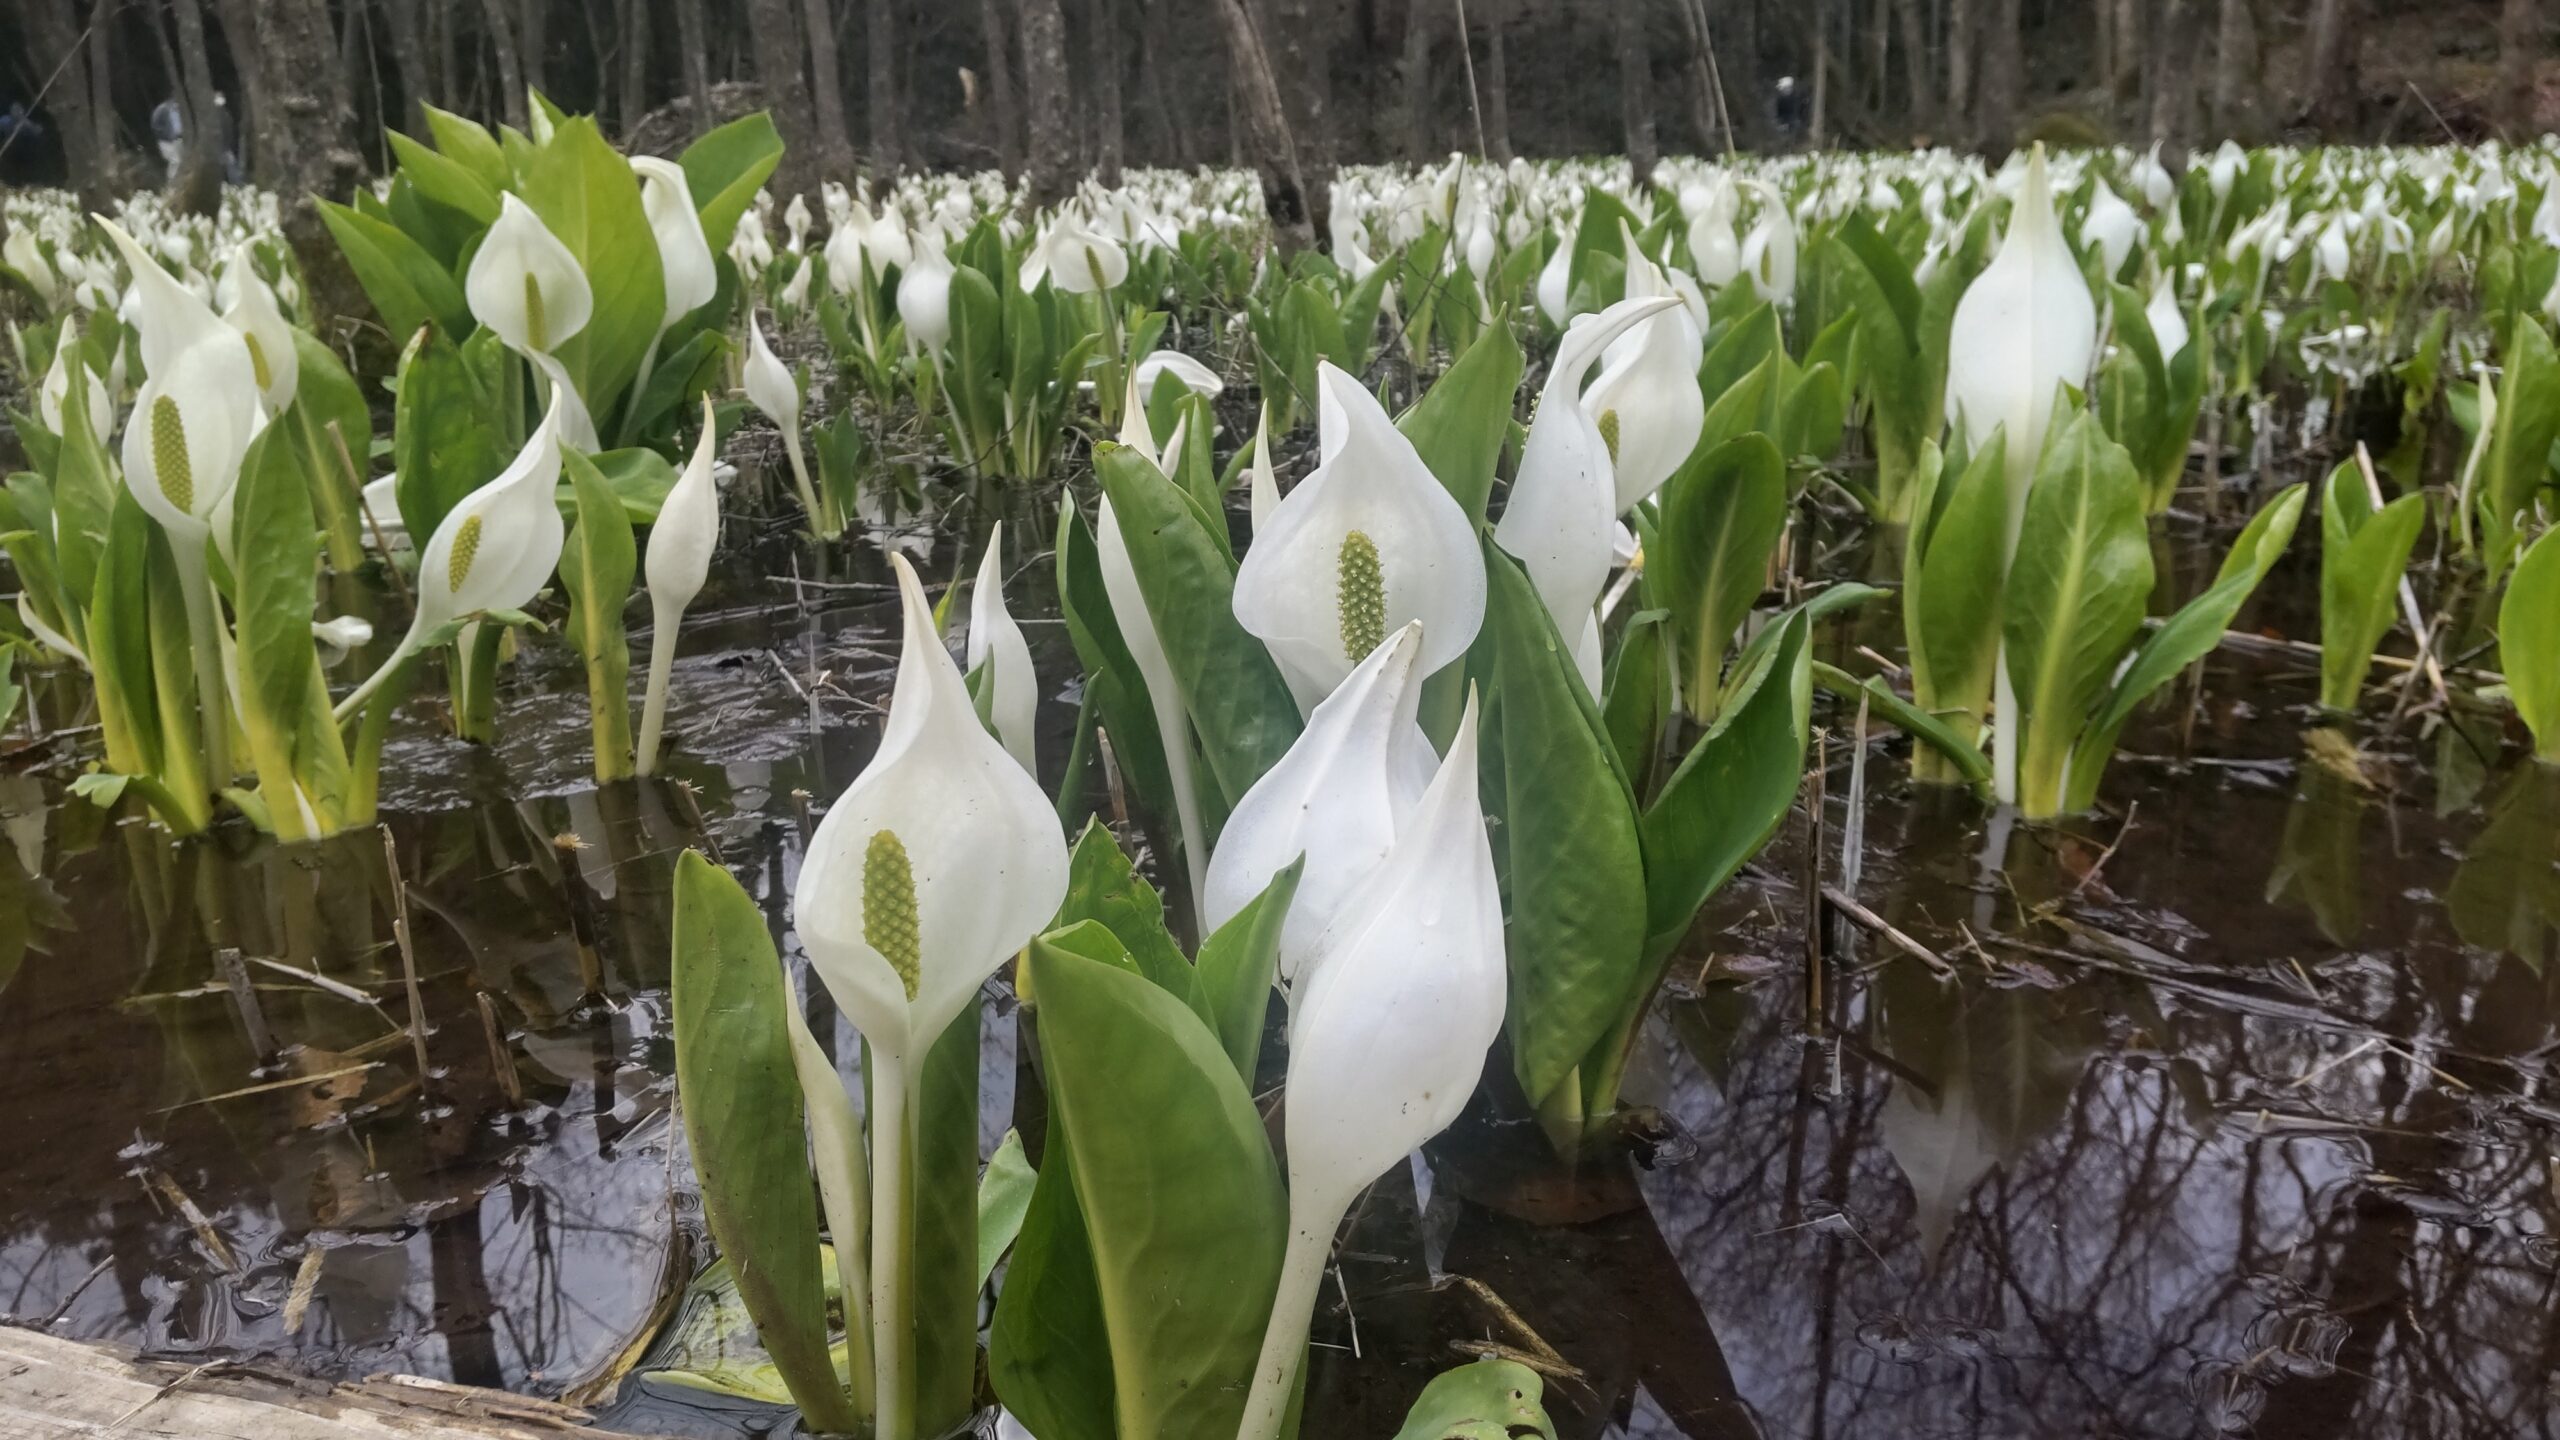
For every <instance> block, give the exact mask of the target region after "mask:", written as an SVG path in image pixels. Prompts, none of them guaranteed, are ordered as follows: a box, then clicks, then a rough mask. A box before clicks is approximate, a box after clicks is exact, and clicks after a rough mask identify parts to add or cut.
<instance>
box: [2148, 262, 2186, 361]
mask: <svg viewBox="0 0 2560 1440" xmlns="http://www.w3.org/2000/svg"><path fill="white" fill-rule="evenodd" d="M2142 318H2143V319H2144V320H2146V321H2148V322H2150V325H2151V338H2152V339H2153V340H2154V341H2156V342H2158V344H2159V346H2160V358H2161V359H2162V360H2164V361H2166V360H2171V359H2175V358H2176V357H2177V354H2178V352H2179V351H2181V350H2184V349H2186V348H2187V338H2188V331H2187V315H2186V312H2185V311H2183V310H2180V309H2179V308H2178V292H2177V291H2175V290H2172V289H2170V288H2169V280H2168V277H2166V276H2162V277H2161V279H2160V282H2159V283H2158V284H2156V285H2154V286H2152V287H2151V301H2150V303H2149V304H2147V305H2145V306H2143V307H2142Z"/></svg>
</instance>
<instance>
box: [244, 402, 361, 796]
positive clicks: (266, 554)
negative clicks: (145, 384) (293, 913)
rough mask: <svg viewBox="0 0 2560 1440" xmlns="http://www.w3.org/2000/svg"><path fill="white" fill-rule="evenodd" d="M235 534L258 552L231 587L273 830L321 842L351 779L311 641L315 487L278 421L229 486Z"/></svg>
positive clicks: (247, 726)
mask: <svg viewBox="0 0 2560 1440" xmlns="http://www.w3.org/2000/svg"><path fill="white" fill-rule="evenodd" d="M231 533H232V553H234V554H236V555H240V556H243V557H250V556H254V557H256V559H255V563H249V564H243V565H242V566H241V567H240V569H239V572H238V574H237V576H236V579H235V583H234V585H233V587H232V602H233V603H232V610H233V626H234V629H235V631H236V633H237V635H238V638H239V644H238V649H237V656H238V661H239V665H238V669H239V681H238V683H239V687H240V695H239V711H240V719H241V728H242V731H243V732H244V733H245V734H246V735H247V736H248V740H249V756H250V761H251V763H252V764H253V765H254V766H255V767H256V769H257V772H258V787H259V791H260V793H261V795H262V796H263V797H264V798H265V800H266V801H267V807H268V810H269V813H270V814H271V815H272V816H273V818H274V820H275V823H276V826H277V830H276V834H277V838H279V839H282V840H287V841H294V840H317V839H320V838H323V837H324V836H327V835H329V834H331V833H333V832H334V831H335V830H336V829H337V828H338V824H339V821H340V817H341V816H342V815H343V814H344V813H345V808H346V804H347V798H348V794H349V791H350V789H351V781H350V777H349V775H348V771H347V752H346V747H345V745H344V743H343V742H342V741H341V740H340V739H339V736H338V727H337V724H336V722H335V720H334V719H333V718H332V717H331V715H330V709H329V685H328V681H327V680H326V679H324V678H323V677H322V675H321V673H320V655H319V652H318V650H316V649H315V648H314V647H313V645H312V640H311V612H312V608H313V604H314V600H313V596H314V591H313V588H312V587H313V581H314V576H315V575H316V573H317V571H318V569H319V561H320V555H319V547H318V546H317V545H316V544H314V543H313V538H312V535H313V530H312V523H311V492H310V489H309V487H308V485H307V484H306V483H305V482H304V480H303V478H302V469H301V466H300V465H299V464H298V463H297V462H296V460H295V459H294V455H293V449H292V446H291V445H289V444H288V443H287V442H286V440H285V431H284V429H283V428H282V427H280V426H274V425H271V426H269V427H267V429H266V430H265V431H264V432H262V433H261V434H260V435H259V436H258V438H257V439H255V440H253V441H251V442H250V443H249V452H248V455H247V456H246V457H245V458H244V459H243V460H242V462H241V466H240V478H239V481H238V482H237V484H236V485H235V487H234V488H233V490H232V494H231Z"/></svg>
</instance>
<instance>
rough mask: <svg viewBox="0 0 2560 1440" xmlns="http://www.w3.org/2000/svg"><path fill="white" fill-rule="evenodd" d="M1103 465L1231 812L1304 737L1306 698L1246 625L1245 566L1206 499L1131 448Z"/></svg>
mask: <svg viewBox="0 0 2560 1440" xmlns="http://www.w3.org/2000/svg"><path fill="white" fill-rule="evenodd" d="M1094 468H1095V471H1096V473H1097V475H1098V476H1099V477H1100V479H1101V481H1102V489H1103V493H1105V494H1106V495H1108V496H1110V497H1111V508H1112V511H1113V513H1114V515H1115V516H1116V518H1117V519H1118V520H1119V523H1120V533H1121V536H1122V538H1123V539H1124V540H1125V541H1126V542H1127V543H1128V546H1129V562H1130V565H1131V567H1132V568H1133V569H1135V570H1136V571H1137V576H1138V589H1139V591H1140V592H1141V593H1142V594H1144V595H1145V597H1146V602H1147V613H1148V615H1149V616H1151V617H1152V618H1153V619H1154V621H1155V626H1156V635H1157V637H1158V638H1159V639H1161V640H1162V641H1163V642H1164V653H1165V659H1166V661H1167V662H1168V663H1169V664H1170V665H1171V666H1172V667H1173V678H1174V684H1175V685H1176V686H1178V687H1179V688H1180V689H1181V691H1182V702H1183V706H1184V708H1185V709H1187V710H1188V711H1189V712H1190V714H1191V724H1192V728H1193V729H1194V730H1196V731H1197V732H1198V733H1199V736H1200V751H1201V754H1202V755H1203V756H1204V757H1205V758H1206V759H1207V760H1208V762H1209V771H1210V774H1211V775H1212V776H1214V777H1215V778H1216V780H1217V782H1218V789H1219V791H1220V793H1221V794H1222V795H1224V797H1225V800H1226V805H1227V806H1228V807H1230V808H1231V807H1233V806H1234V804H1235V803H1236V801H1238V800H1240V799H1242V798H1243V797H1244V792H1245V791H1246V790H1248V789H1250V788H1252V786H1253V782H1254V781H1256V780H1259V779H1261V778H1262V774H1263V772H1264V771H1266V770H1268V769H1270V768H1271V767H1272V766H1273V765H1274V764H1276V763H1278V761H1279V759H1280V757H1281V756H1282V755H1284V754H1286V753H1288V749H1289V745H1290V742H1292V741H1294V740H1296V739H1297V738H1298V730H1299V719H1298V705H1297V702H1296V701H1295V700H1294V699H1292V698H1291V697H1290V694H1289V687H1288V684H1287V683H1286V682H1285V681H1283V680H1282V679H1281V678H1280V669H1279V667H1278V666H1276V665H1274V664H1273V663H1272V661H1271V654H1270V652H1269V651H1267V650H1265V649H1263V648H1262V642H1260V641H1258V640H1256V639H1254V638H1253V637H1252V636H1251V635H1249V634H1247V633H1245V629H1244V627H1243V626H1242V625H1240V624H1238V623H1237V622H1236V615H1235V603H1234V598H1233V597H1234V593H1235V572H1234V571H1233V570H1232V569H1230V568H1229V567H1228V565H1227V562H1226V559H1225V555H1224V552H1223V550H1222V549H1221V547H1220V545H1219V543H1218V541H1217V539H1216V538H1214V537H1213V536H1211V535H1210V533H1209V528H1208V527H1209V520H1208V518H1207V517H1205V516H1204V515H1202V514H1201V512H1200V507H1199V503H1198V502H1197V501H1196V500H1194V499H1193V498H1192V497H1191V496H1190V495H1189V494H1187V493H1185V492H1184V491H1183V489H1182V488H1181V487H1180V486H1178V485H1176V484H1174V483H1173V482H1172V481H1171V480H1168V479H1166V478H1165V475H1164V472H1163V471H1161V470H1158V469H1157V468H1156V467H1155V466H1154V465H1153V464H1152V463H1150V462H1149V461H1148V459H1147V457H1146V456H1144V455H1141V454H1139V453H1138V452H1137V451H1135V450H1133V449H1130V448H1129V447H1127V446H1125V445H1108V444H1106V445H1101V446H1098V447H1096V448H1095V451H1094ZM1172 738H1178V737H1172Z"/></svg>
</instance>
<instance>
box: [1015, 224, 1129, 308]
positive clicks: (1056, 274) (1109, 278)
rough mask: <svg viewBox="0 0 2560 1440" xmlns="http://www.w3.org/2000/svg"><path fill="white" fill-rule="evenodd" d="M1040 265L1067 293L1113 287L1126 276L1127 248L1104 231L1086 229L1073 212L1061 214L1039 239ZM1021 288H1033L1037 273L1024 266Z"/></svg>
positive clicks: (1127, 268) (1078, 293)
mask: <svg viewBox="0 0 2560 1440" xmlns="http://www.w3.org/2000/svg"><path fill="white" fill-rule="evenodd" d="M1038 258H1039V260H1040V262H1041V265H1040V269H1041V271H1043V272H1045V273H1046V274H1047V275H1048V277H1049V279H1050V282H1051V283H1052V284H1055V285H1056V286H1057V287H1058V288H1059V289H1060V290H1062V291H1065V292H1066V293H1067V294H1069V295H1091V294H1093V293H1095V292H1096V291H1109V290H1117V289H1119V288H1120V282H1122V281H1124V280H1126V279H1128V278H1129V252H1128V251H1127V250H1124V249H1122V248H1121V245H1120V242H1119V241H1117V240H1114V239H1112V238H1111V237H1110V236H1108V235H1104V234H1101V233H1099V232H1097V231H1093V230H1088V229H1086V228H1085V226H1084V222H1083V221H1082V220H1080V219H1078V218H1077V217H1076V216H1075V215H1074V213H1072V212H1069V213H1066V214H1061V215H1060V216H1059V217H1058V221H1057V223H1056V224H1054V225H1052V226H1050V227H1049V233H1048V235H1047V237H1046V238H1044V239H1043V240H1042V241H1041V243H1040V249H1039V257H1038ZM1023 280H1024V282H1025V288H1036V287H1037V286H1038V284H1039V279H1038V276H1037V275H1035V274H1033V273H1031V272H1030V271H1029V270H1028V269H1026V271H1025V273H1024V275H1023Z"/></svg>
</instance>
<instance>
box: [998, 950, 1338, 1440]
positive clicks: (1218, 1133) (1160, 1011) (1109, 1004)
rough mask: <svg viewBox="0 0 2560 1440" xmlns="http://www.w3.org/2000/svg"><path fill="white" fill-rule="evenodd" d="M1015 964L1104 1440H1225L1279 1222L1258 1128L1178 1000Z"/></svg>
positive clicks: (1100, 974)
mask: <svg viewBox="0 0 2560 1440" xmlns="http://www.w3.org/2000/svg"><path fill="white" fill-rule="evenodd" d="M1029 964H1030V969H1031V973H1032V976H1033V990H1034V992H1035V993H1036V994H1038V996H1039V997H1040V1040H1041V1051H1042V1056H1043V1058H1044V1060H1045V1061H1046V1062H1047V1066H1048V1079H1049V1086H1050V1105H1051V1117H1052V1121H1053V1124H1054V1125H1055V1126H1056V1127H1057V1129H1058V1130H1059V1131H1062V1132H1063V1133H1064V1134H1065V1136H1066V1137H1067V1140H1068V1145H1067V1155H1066V1164H1067V1166H1068V1168H1069V1169H1070V1170H1071V1171H1072V1174H1073V1177H1074V1182H1075V1191H1076V1195H1077V1197H1078V1202H1079V1208H1080V1209H1081V1211H1082V1213H1083V1217H1084V1224H1085V1231H1086V1234H1087V1237H1088V1239H1089V1241H1090V1243H1091V1253H1092V1258H1093V1265H1094V1276H1095V1281H1096V1289H1097V1292H1098V1294H1099V1296H1100V1310H1101V1317H1102V1322H1103V1329H1104V1332H1105V1333H1106V1334H1107V1336H1108V1338H1109V1349H1110V1354H1111V1356H1112V1361H1113V1366H1114V1372H1113V1401H1114V1403H1113V1406H1112V1410H1113V1418H1114V1423H1115V1433H1116V1436H1117V1440H1188V1437H1194V1436H1213V1435H1226V1434H1231V1433H1233V1432H1234V1430H1235V1428H1236V1426H1237V1425H1238V1423H1239V1421H1240V1420H1241V1418H1242V1415H1243V1409H1244V1401H1245V1386H1244V1384H1243V1383H1242V1381H1243V1378H1244V1377H1248V1376H1250V1375H1251V1374H1252V1373H1253V1366H1254V1362H1255V1359H1256V1357H1257V1355H1258V1354H1259V1353H1260V1349H1261V1343H1262V1331H1263V1327H1264V1324H1265V1322H1266V1321H1267V1320H1268V1319H1269V1317H1270V1309H1271V1300H1272V1296H1273V1293H1274V1292H1275V1291H1276V1289H1277V1288H1278V1284H1279V1274H1280V1252H1281V1247H1282V1243H1283V1239H1284V1236H1285V1233H1286V1229H1287V1223H1288V1219H1287V1200H1286V1197H1285V1196H1284V1194H1283V1192H1282V1187H1281V1182H1280V1170H1279V1166H1278V1163H1277V1162H1276V1161H1275V1160H1274V1159H1273V1158H1272V1155H1271V1146H1270V1142H1269V1141H1268V1140H1267V1139H1266V1138H1265V1136H1264V1132H1263V1127H1262V1119H1261V1116H1260V1115H1258V1114H1257V1113H1256V1112H1255V1110H1254V1108H1253V1100H1252V1097H1251V1095H1250V1094H1248V1093H1247V1091H1246V1089H1245V1084H1244V1082H1243V1081H1242V1080H1241V1079H1239V1078H1238V1077H1237V1076H1236V1073H1235V1068H1234V1066H1233V1063H1232V1062H1231V1061H1230V1060H1229V1058H1228V1056H1227V1053H1226V1051H1225V1050H1224V1049H1223V1048H1222V1047H1221V1046H1220V1045H1219V1043H1218V1039H1217V1037H1216V1036H1215V1035H1214V1034H1212V1033H1211V1032H1210V1030H1209V1028H1208V1027H1207V1026H1206V1025H1203V1024H1202V1023H1200V1019H1199V1017H1198V1016H1197V1015H1195V1014H1193V1013H1192V1011H1191V1009H1190V1008H1189V1007H1188V1006H1186V1005H1184V1004H1183V1003H1182V1002H1181V1001H1180V1000H1179V999H1177V998H1175V997H1174V996H1172V995H1168V994H1166V993H1165V992H1164V991H1163V990H1161V989H1159V988H1157V987H1156V986H1155V985H1153V984H1150V983H1149V982H1147V981H1146V980H1145V979H1143V978H1142V977H1140V976H1138V975H1135V974H1132V973H1130V972H1129V971H1126V970H1123V969H1120V968H1118V967H1116V966H1113V965H1110V964H1106V963H1102V962H1098V961H1095V960H1091V959H1087V958H1085V957H1083V956H1081V955H1077V954H1075V953H1074V952H1073V951H1071V950H1067V949H1064V948H1061V947H1060V946H1058V945H1056V944H1054V943H1052V941H1051V940H1050V939H1049V938H1048V937H1045V936H1044V937H1042V938H1040V939H1037V940H1034V941H1033V942H1032V943H1031V953H1030V961H1029ZM1051 1163H1052V1165H1053V1166H1054V1165H1055V1164H1056V1162H1055V1161H1052V1162H1051ZM1020 1258H1021V1257H1020V1256H1019V1255H1018V1256H1017V1264H1019V1263H1020ZM1007 1399H1008V1401H1010V1400H1011V1399H1012V1397H1011V1396H1009V1395H1008V1396H1007ZM1032 1423H1035V1424H1036V1423H1038V1422H1036V1421H1034V1422H1032ZM1042 1433H1043V1434H1044V1435H1046V1434H1047V1433H1048V1432H1047V1431H1043V1432H1042Z"/></svg>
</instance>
